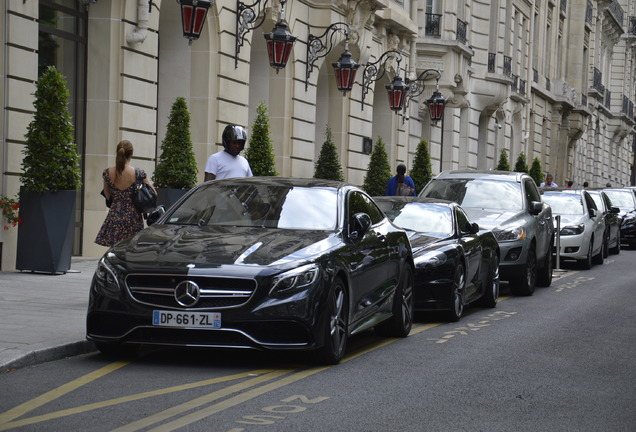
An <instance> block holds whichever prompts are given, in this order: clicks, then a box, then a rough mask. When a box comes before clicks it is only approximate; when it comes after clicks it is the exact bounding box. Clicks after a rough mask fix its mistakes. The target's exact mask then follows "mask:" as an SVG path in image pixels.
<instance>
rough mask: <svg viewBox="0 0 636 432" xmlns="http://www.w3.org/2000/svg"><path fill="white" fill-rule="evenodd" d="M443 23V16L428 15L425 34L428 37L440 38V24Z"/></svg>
mask: <svg viewBox="0 0 636 432" xmlns="http://www.w3.org/2000/svg"><path fill="white" fill-rule="evenodd" d="M441 21H442V15H440V14H432V13H427V14H426V28H425V29H424V34H425V35H426V36H438V37H439V36H440V34H441V33H440V22H441Z"/></svg>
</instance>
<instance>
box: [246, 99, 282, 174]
mask: <svg viewBox="0 0 636 432" xmlns="http://www.w3.org/2000/svg"><path fill="white" fill-rule="evenodd" d="M249 143H250V145H249V147H248V148H247V151H246V152H245V158H246V159H247V161H248V162H249V164H250V168H251V169H252V174H253V175H255V176H277V175H278V172H277V171H276V162H275V159H274V147H273V146H272V139H271V137H270V135H269V115H267V106H266V105H265V102H261V103H260V104H258V107H256V120H254V124H253V125H252V136H251V137H250V138H249Z"/></svg>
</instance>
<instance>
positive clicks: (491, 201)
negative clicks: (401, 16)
mask: <svg viewBox="0 0 636 432" xmlns="http://www.w3.org/2000/svg"><path fill="white" fill-rule="evenodd" d="M419 196H421V197H427V198H441V199H445V200H449V201H455V202H457V203H459V204H460V205H461V206H462V208H463V209H464V210H465V211H466V213H468V216H469V217H470V218H471V220H472V221H473V222H476V223H477V224H478V225H479V226H480V228H485V229H489V230H492V232H493V234H494V235H495V237H496V238H497V241H498V242H499V248H500V249H501V267H500V271H501V275H500V276H501V279H503V280H507V281H509V282H510V290H511V291H512V293H513V294H517V295H532V293H533V292H534V289H535V286H537V285H538V286H550V284H551V283H552V244H553V239H554V223H553V221H552V209H551V208H550V206H549V205H548V204H546V203H544V202H543V200H542V199H541V194H540V192H539V189H538V188H537V186H536V184H535V182H534V180H533V179H532V177H530V176H529V175H527V174H522V173H516V172H508V171H474V170H465V171H444V172H442V173H440V174H439V175H437V176H436V177H435V178H434V179H433V180H431V181H430V182H429V183H428V184H427V185H426V186H425V187H424V189H423V190H422V192H420V195H419Z"/></svg>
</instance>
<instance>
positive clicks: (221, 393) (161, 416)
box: [112, 369, 292, 432]
mask: <svg viewBox="0 0 636 432" xmlns="http://www.w3.org/2000/svg"><path fill="white" fill-rule="evenodd" d="M291 371H292V370H289V369H281V370H279V371H272V372H269V373H267V374H265V375H262V376H259V377H256V378H252V379H251V380H248V381H245V382H242V383H239V384H236V385H233V386H230V387H227V388H224V389H221V390H218V391H215V392H212V393H209V394H207V395H204V396H200V397H198V398H195V399H192V400H190V401H187V402H184V403H182V404H179V405H176V406H174V407H172V408H169V409H167V410H164V411H161V412H159V413H157V414H154V415H151V416H149V417H145V418H143V419H140V420H137V421H135V422H132V423H129V424H127V425H125V426H122V427H120V428H117V429H115V430H113V431H112V432H133V431H138V430H140V429H144V428H147V427H149V426H152V425H153V424H156V423H159V422H160V421H163V420H167V419H169V418H170V417H174V416H177V415H180V414H183V413H185V412H186V411H190V410H192V409H193V408H197V407H200V406H201V405H204V404H206V403H209V402H212V401H215V400H217V399H220V398H223V397H226V396H229V395H230V394H232V393H237V392H240V391H242V390H245V389H247V388H249V387H253V386H255V385H258V384H261V383H263V382H265V381H270V380H273V379H276V378H278V377H281V376H283V375H286V374H288V373H289V372H291ZM282 381H283V380H281V382H282ZM264 387H267V386H263V387H261V388H264ZM253 391H254V390H251V391H249V392H246V393H244V394H243V395H246V394H251V393H252V392H253ZM259 394H261V393H259ZM243 395H239V396H235V397H233V398H230V399H228V400H233V399H235V398H238V397H242V396H243ZM246 400H247V399H246ZM223 403H224V402H221V403H220V404H223ZM217 405H219V404H215V405H212V407H214V406H217ZM209 409H210V408H206V409H204V410H201V411H199V413H201V412H205V411H207V410H209ZM195 414H197V413H194V414H190V416H192V415H195ZM190 416H186V417H184V418H189V417H190ZM193 421H196V420H193ZM171 423H174V422H171ZM171 423H167V424H171ZM189 423H191V422H189ZM165 426H166V425H163V426H161V428H163V427H165Z"/></svg>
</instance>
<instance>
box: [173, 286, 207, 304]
mask: <svg viewBox="0 0 636 432" xmlns="http://www.w3.org/2000/svg"><path fill="white" fill-rule="evenodd" d="M200 296H201V289H200V288H199V285H197V284H196V283H194V282H192V281H189V280H184V281H181V282H179V284H178V285H177V288H176V289H175V290H174V298H175V300H176V301H177V303H179V304H180V305H181V306H185V307H189V306H194V305H195V304H196V302H198V301H199V297H200Z"/></svg>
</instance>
